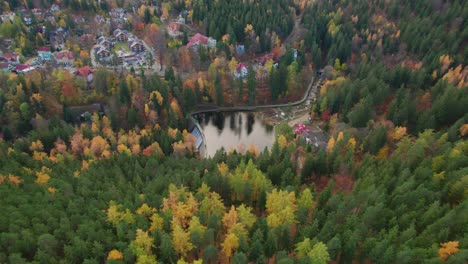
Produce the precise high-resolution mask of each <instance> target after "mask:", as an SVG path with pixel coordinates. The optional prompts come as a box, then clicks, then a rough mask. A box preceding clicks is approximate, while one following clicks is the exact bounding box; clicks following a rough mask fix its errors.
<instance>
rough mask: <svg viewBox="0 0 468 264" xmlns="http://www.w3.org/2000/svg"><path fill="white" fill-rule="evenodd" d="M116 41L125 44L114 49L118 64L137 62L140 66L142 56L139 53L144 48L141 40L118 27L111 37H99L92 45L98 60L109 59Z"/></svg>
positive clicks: (142, 51) (141, 52)
mask: <svg viewBox="0 0 468 264" xmlns="http://www.w3.org/2000/svg"><path fill="white" fill-rule="evenodd" d="M118 43H124V44H126V45H125V46H123V45H120V46H119V47H120V49H118V50H115V54H116V55H117V59H118V62H119V64H127V63H128V64H132V63H133V62H139V63H140V66H141V65H142V64H143V61H142V60H144V58H143V56H141V55H142V54H143V53H144V52H145V50H146V49H145V45H144V43H143V41H142V40H141V39H139V38H138V37H136V36H135V35H133V34H131V33H129V32H128V31H126V30H122V29H120V28H117V29H116V30H114V32H113V35H112V37H104V36H101V37H99V38H98V40H97V44H96V45H95V46H94V47H93V52H95V54H96V56H97V58H99V59H100V60H102V61H109V60H110V59H111V55H112V50H113V49H115V47H116V45H117V44H118Z"/></svg>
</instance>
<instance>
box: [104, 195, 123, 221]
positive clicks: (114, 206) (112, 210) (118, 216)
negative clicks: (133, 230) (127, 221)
mask: <svg viewBox="0 0 468 264" xmlns="http://www.w3.org/2000/svg"><path fill="white" fill-rule="evenodd" d="M120 207H121V206H120V205H119V204H118V203H116V202H115V201H110V202H109V208H107V212H106V215H107V222H109V223H111V224H112V225H114V226H116V225H117V224H118V223H119V222H120V221H121V220H122V218H123V212H120Z"/></svg>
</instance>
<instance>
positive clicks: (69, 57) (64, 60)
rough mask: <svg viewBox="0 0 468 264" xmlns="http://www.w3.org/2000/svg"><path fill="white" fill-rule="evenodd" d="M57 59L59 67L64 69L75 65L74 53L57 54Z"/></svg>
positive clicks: (63, 52) (64, 51) (61, 52)
mask: <svg viewBox="0 0 468 264" xmlns="http://www.w3.org/2000/svg"><path fill="white" fill-rule="evenodd" d="M55 59H56V60H57V63H58V65H60V66H62V67H70V66H72V65H73V61H74V59H73V53H72V52H71V51H68V50H62V51H59V52H56V53H55Z"/></svg>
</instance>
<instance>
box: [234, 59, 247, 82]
mask: <svg viewBox="0 0 468 264" xmlns="http://www.w3.org/2000/svg"><path fill="white" fill-rule="evenodd" d="M248 73H249V66H247V64H245V63H239V64H237V67H236V70H235V71H234V77H235V78H242V79H244V78H246V77H247V74H248Z"/></svg>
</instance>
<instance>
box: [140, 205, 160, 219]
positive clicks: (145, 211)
mask: <svg viewBox="0 0 468 264" xmlns="http://www.w3.org/2000/svg"><path fill="white" fill-rule="evenodd" d="M155 212H156V208H153V207H151V206H149V205H148V204H147V203H144V204H142V205H141V206H140V207H139V208H138V209H136V211H135V213H136V214H137V215H143V216H146V217H149V216H150V215H152V214H154V213H155Z"/></svg>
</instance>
